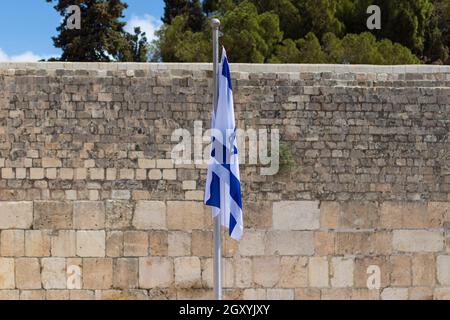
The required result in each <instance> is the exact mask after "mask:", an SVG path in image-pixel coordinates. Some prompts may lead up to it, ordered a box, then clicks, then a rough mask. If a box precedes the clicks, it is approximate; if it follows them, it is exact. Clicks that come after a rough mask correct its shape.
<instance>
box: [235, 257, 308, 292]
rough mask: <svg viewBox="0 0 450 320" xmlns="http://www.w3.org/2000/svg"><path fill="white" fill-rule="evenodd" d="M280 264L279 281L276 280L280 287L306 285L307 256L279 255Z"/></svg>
mask: <svg viewBox="0 0 450 320" xmlns="http://www.w3.org/2000/svg"><path fill="white" fill-rule="evenodd" d="M280 265H281V272H280V281H279V282H278V285H279V286H280V287H282V288H301V287H307V286H308V258H306V257H281V260H280ZM239 272H240V271H239Z"/></svg>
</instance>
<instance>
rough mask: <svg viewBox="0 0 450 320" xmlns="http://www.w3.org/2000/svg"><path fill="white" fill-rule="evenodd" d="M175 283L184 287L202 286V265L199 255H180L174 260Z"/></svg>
mask: <svg viewBox="0 0 450 320" xmlns="http://www.w3.org/2000/svg"><path fill="white" fill-rule="evenodd" d="M174 265H175V285H177V286H179V287H182V288H190V287H201V267H200V259H199V258H198V257H179V258H175V260H174Z"/></svg>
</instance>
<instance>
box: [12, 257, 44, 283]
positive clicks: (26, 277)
mask: <svg viewBox="0 0 450 320" xmlns="http://www.w3.org/2000/svg"><path fill="white" fill-rule="evenodd" d="M15 263H16V273H15V275H16V288H18V289H41V267H40V264H39V259H38V258H19V259H16V261H15Z"/></svg>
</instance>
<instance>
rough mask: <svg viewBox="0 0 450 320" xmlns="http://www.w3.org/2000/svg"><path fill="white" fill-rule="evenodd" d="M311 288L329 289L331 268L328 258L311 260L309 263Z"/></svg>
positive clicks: (313, 258)
mask: <svg viewBox="0 0 450 320" xmlns="http://www.w3.org/2000/svg"><path fill="white" fill-rule="evenodd" d="M308 280H309V286H310V287H313V288H326V287H329V286H330V285H329V267H328V260H327V258H326V257H312V258H309V263H308Z"/></svg>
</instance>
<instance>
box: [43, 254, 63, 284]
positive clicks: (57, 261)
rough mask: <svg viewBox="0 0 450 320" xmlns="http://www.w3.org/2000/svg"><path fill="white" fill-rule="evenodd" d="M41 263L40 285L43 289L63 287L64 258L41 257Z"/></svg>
mask: <svg viewBox="0 0 450 320" xmlns="http://www.w3.org/2000/svg"><path fill="white" fill-rule="evenodd" d="M41 264H42V273H41V276H42V286H43V287H44V289H65V288H66V286H67V280H66V260H65V259H64V258H43V259H42V260H41Z"/></svg>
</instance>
